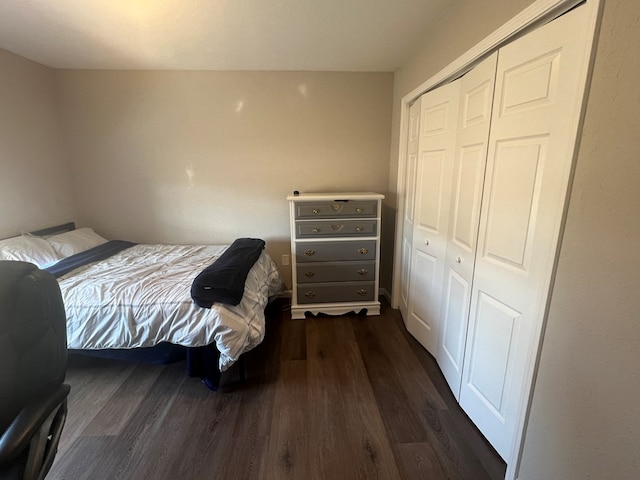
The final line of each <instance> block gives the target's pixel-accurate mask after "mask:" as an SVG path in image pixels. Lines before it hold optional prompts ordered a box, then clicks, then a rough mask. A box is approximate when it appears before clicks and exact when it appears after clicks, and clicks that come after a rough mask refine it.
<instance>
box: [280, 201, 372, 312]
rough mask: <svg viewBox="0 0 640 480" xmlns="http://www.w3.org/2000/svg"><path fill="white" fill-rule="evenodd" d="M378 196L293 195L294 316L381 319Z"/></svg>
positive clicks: (291, 209)
mask: <svg viewBox="0 0 640 480" xmlns="http://www.w3.org/2000/svg"><path fill="white" fill-rule="evenodd" d="M383 198H384V195H381V194H378V193H304V194H298V195H295V194H294V195H289V196H288V197H287V200H288V201H289V211H290V219H291V252H292V256H291V258H292V279H293V291H292V302H291V317H292V318H304V317H305V313H306V312H310V313H312V314H318V313H327V314H331V315H341V314H344V313H347V312H351V311H356V312H359V311H361V310H366V311H367V315H379V314H380V302H379V301H378V276H379V269H380V261H379V259H380V212H381V202H382V199H383Z"/></svg>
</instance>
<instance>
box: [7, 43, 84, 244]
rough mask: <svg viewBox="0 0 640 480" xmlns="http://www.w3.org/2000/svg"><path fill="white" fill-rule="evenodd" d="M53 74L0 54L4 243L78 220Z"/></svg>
mask: <svg viewBox="0 0 640 480" xmlns="http://www.w3.org/2000/svg"><path fill="white" fill-rule="evenodd" d="M69 174H70V170H69V164H68V161H67V157H66V155H65V150H64V145H63V143H62V135H61V129H60V122H59V119H58V106H57V101H56V94H55V83H54V76H53V72H52V71H51V70H50V69H48V68H46V67H43V66H41V65H38V64H36V63H34V62H31V61H29V60H25V59H24V58H21V57H18V56H17V55H14V54H12V53H9V52H7V51H5V50H0V192H1V193H0V238H2V237H7V236H10V235H14V234H16V233H19V232H21V231H29V230H34V229H38V228H43V227H46V226H50V225H54V224H57V223H63V222H65V221H68V220H69V219H70V218H73V217H74V215H75V210H74V207H73V199H72V195H71V182H70V179H69Z"/></svg>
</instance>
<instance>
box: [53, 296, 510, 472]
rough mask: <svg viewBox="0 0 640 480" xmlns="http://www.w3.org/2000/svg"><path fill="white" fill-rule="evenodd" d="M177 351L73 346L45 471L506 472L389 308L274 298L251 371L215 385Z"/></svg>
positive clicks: (251, 358) (229, 376) (248, 364)
mask: <svg viewBox="0 0 640 480" xmlns="http://www.w3.org/2000/svg"><path fill="white" fill-rule="evenodd" d="M184 368H185V367H184V363H175V364H171V365H162V366H158V365H147V364H134V363H125V362H120V361H115V360H103V359H95V358H90V357H81V356H72V357H70V365H69V371H68V376H67V380H68V382H69V383H70V384H71V386H72V390H71V395H70V398H69V416H68V419H67V424H66V425H65V430H64V433H63V438H62V441H61V445H60V449H59V452H58V455H57V457H56V461H55V463H54V465H53V467H52V469H51V472H50V474H49V476H48V477H47V479H49V480H52V479H70V480H71V479H73V480H77V479H92V480H100V479H109V480H113V479H154V480H160V479H171V480H174V479H233V480H236V479H304V480H315V479H329V480H333V479H384V480H386V479H389V480H392V479H429V480H439V479H474V480H475V479H478V480H480V479H502V478H504V473H505V465H504V463H503V462H502V461H501V459H500V458H499V457H498V456H497V455H496V453H495V452H494V451H493V450H492V449H491V447H490V446H489V445H488V444H487V443H486V441H485V440H484V439H483V438H482V436H481V435H480V434H479V433H478V432H477V430H476V429H475V427H474V426H473V425H472V424H471V422H470V421H469V419H468V418H467V417H466V416H465V415H464V413H463V412H462V410H461V409H460V408H459V407H458V405H457V404H456V402H455V399H454V398H453V396H452V394H451V392H450V390H449V389H448V387H447V385H446V383H445V381H444V378H443V377H442V374H441V373H440V371H439V369H438V367H437V365H436V364H435V361H434V360H433V358H432V357H431V356H430V355H429V354H428V353H426V352H425V350H424V349H423V348H422V347H421V346H420V345H419V344H417V342H416V341H415V340H414V339H413V338H412V337H411V336H409V335H408V334H407V333H406V331H405V330H404V326H403V324H402V320H401V318H400V315H399V313H398V312H397V311H395V310H392V309H390V308H388V306H386V305H383V309H382V315H380V316H376V317H366V316H364V315H346V316H341V317H323V316H319V317H312V318H309V319H307V320H292V319H291V316H290V314H289V311H288V309H287V308H286V307H283V306H282V304H280V305H276V307H275V308H274V307H271V308H270V313H269V326H268V331H267V336H266V338H265V341H264V342H263V344H262V345H260V346H259V347H257V348H256V349H255V350H254V351H252V352H250V353H249V354H247V355H246V369H247V381H246V382H244V383H240V382H239V381H238V371H237V369H236V368H232V369H231V370H230V371H229V372H227V373H225V374H224V376H223V379H222V383H223V385H222V387H221V390H220V391H218V392H215V393H214V392H211V391H210V390H208V389H207V388H205V387H204V386H203V385H202V384H201V383H200V382H199V380H197V379H193V378H189V377H187V376H186V375H185V371H184Z"/></svg>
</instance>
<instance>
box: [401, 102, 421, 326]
mask: <svg viewBox="0 0 640 480" xmlns="http://www.w3.org/2000/svg"><path fill="white" fill-rule="evenodd" d="M420 113H421V110H420V99H419V98H418V99H417V100H416V101H415V102H413V105H411V107H410V108H409V137H408V139H407V163H406V165H407V170H406V181H405V188H406V190H405V196H404V218H403V221H402V276H401V278H400V312H401V313H402V319H403V320H404V322H405V326H406V324H407V319H408V318H409V276H410V274H411V250H412V245H413V223H414V220H413V219H414V212H415V208H414V206H415V202H414V196H415V191H416V188H415V187H416V167H417V164H418V146H419V140H420Z"/></svg>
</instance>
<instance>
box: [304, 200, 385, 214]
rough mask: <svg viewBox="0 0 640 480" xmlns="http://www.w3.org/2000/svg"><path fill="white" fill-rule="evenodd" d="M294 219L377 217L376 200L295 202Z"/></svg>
mask: <svg viewBox="0 0 640 480" xmlns="http://www.w3.org/2000/svg"><path fill="white" fill-rule="evenodd" d="M294 205H295V215H296V218H323V217H324V218H327V217H352V218H357V217H363V218H367V217H369V218H371V217H374V218H375V217H377V216H378V202H377V200H346V201H342V202H340V201H335V202H295V204H294Z"/></svg>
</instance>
